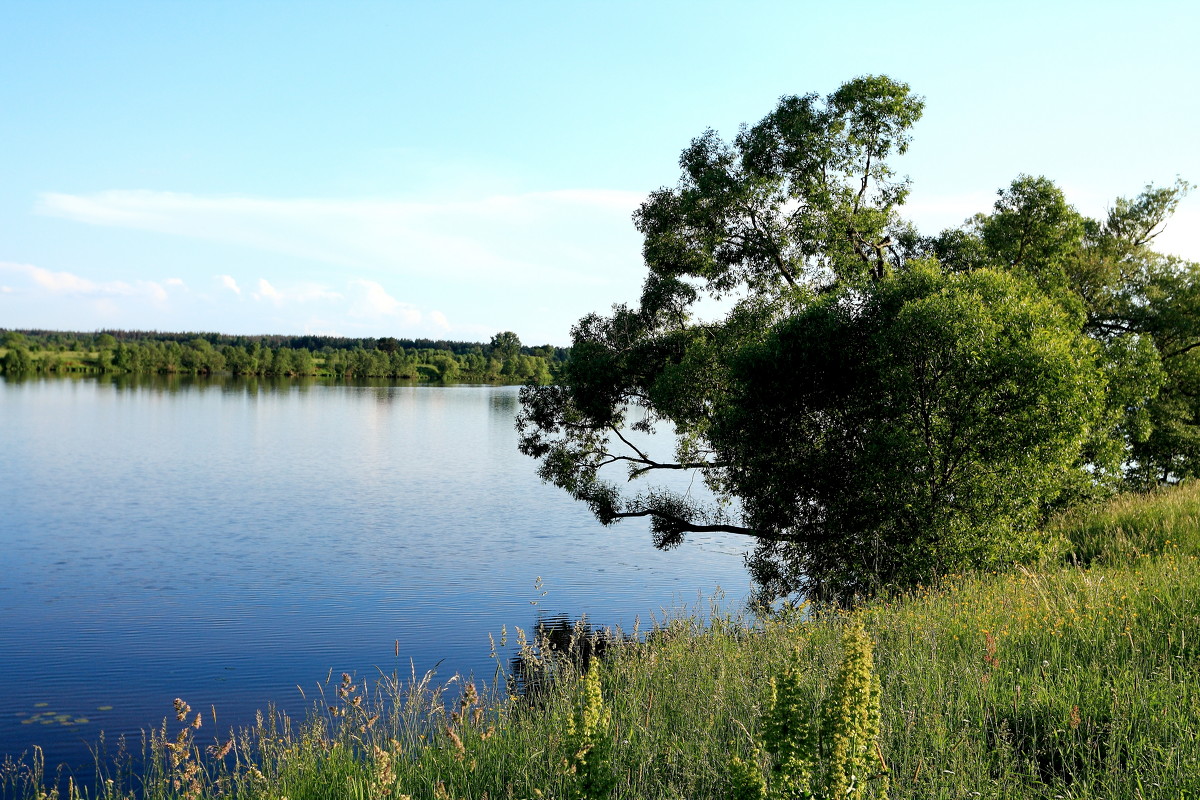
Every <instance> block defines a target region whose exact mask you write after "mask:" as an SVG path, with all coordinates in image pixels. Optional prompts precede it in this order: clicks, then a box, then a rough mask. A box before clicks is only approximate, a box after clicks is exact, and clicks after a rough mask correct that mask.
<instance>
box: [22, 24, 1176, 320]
mask: <svg viewBox="0 0 1200 800" xmlns="http://www.w3.org/2000/svg"><path fill="white" fill-rule="evenodd" d="M1196 31H1200V11H1197V10H1196V4H1194V3H1184V2H1178V3H1173V2H1153V1H1151V2H1144V3H1142V4H1140V5H1137V6H1136V7H1135V6H1134V4H1132V3H1104V2H1088V3H1067V2H1062V3H1058V2H1050V1H1049V0H1043V1H1042V2H1036V3H1021V2H1016V3H1003V4H1000V3H996V4H972V3H920V2H910V3H895V2H891V3H876V2H857V3H856V2H845V3H840V4H833V3H823V4H815V3H803V2H774V3H765V2H738V3H734V2H723V3H707V2H697V1H693V2H641V3H631V2H620V1H619V0H612V1H610V2H604V3H599V2H594V3H593V2H588V3H583V2H578V3H572V2H562V0H560V1H559V2H554V3H551V2H546V3H532V2H508V3H499V2H495V1H494V0H493V1H492V2H439V3H434V2H423V3H416V2H412V3H401V2H392V3H364V2H339V3H332V2H326V3H315V2H287V3H283V2H279V3H272V2H250V3H247V2H220V1H219V0H218V1H214V0H209V2H198V1H197V2H167V1H166V0H157V1H156V2H145V3H134V2H120V1H119V0H109V1H108V2H102V3H99V2H58V1H57V0H38V1H37V2H23V1H21V0H3V2H0V327H4V328H55V329H76V330H95V329H99V328H138V329H158V330H206V331H222V332H228V333H304V332H311V333H322V334H336V335H345V336H384V335H391V336H397V337H417V336H431V337H437V338H452V339H465V340H486V339H487V338H488V337H490V336H491V335H492V334H493V333H495V332H497V331H500V330H513V331H516V332H517V333H518V334H519V335H520V337H521V339H522V340H523V341H525V342H526V343H529V344H537V343H545V342H551V343H555V344H566V343H567V341H568V338H569V330H570V326H571V324H572V323H573V322H574V321H575V320H577V319H578V318H579V317H581V316H582V315H584V314H586V313H588V312H590V311H603V310H606V309H607V308H608V307H609V306H610V305H611V304H612V303H615V302H623V301H632V300H634V299H636V297H637V295H638V292H639V289H640V286H641V280H642V265H641V258H640V238H639V236H638V235H637V232H636V231H635V230H634V229H633V226H632V224H631V222H630V214H631V213H632V211H633V210H634V209H635V208H636V207H637V205H638V203H639V202H640V201H641V199H642V198H643V197H644V196H645V195H646V193H648V192H649V191H652V190H654V189H656V188H658V187H660V186H663V185H670V184H673V183H674V182H675V181H676V179H677V176H678V167H677V159H678V156H679V152H680V150H682V148H683V147H685V146H686V145H687V143H688V142H689V141H690V140H691V138H692V137H694V136H696V135H698V134H699V133H701V132H702V131H703V130H704V129H705V128H708V127H712V128H715V129H717V130H718V131H720V132H721V133H723V134H725V135H726V136H732V135H733V134H734V133H736V131H737V126H738V125H739V124H740V123H742V122H754V121H757V120H758V119H760V118H761V117H762V116H763V115H764V114H766V113H767V112H768V111H769V110H770V109H771V108H772V107H773V105H774V104H775V102H776V100H777V99H778V98H779V97H780V96H781V95H785V94H803V93H807V92H810V91H815V92H818V93H822V94H824V93H828V92H830V91H833V90H834V89H835V88H836V87H837V86H838V85H839V84H840V83H842V82H843V81H845V80H848V79H850V78H852V77H854V76H856V75H861V74H867V73H886V74H888V75H890V76H892V77H893V78H896V79H899V80H903V81H906V82H908V83H909V84H910V85H911V86H912V88H913V90H914V91H915V92H917V93H918V94H920V95H922V96H924V97H925V99H926V112H925V116H924V118H923V119H922V121H921V122H920V123H918V125H917V127H916V129H915V131H914V140H913V145H912V148H911V150H910V153H909V154H908V155H907V156H905V157H904V158H903V159H902V160H900V161H899V162H898V163H897V166H898V168H899V170H900V171H901V172H903V173H907V174H909V175H910V176H911V177H912V179H913V181H914V192H913V195H912V198H911V200H910V204H909V215H910V216H911V217H912V218H913V219H914V220H916V221H917V222H918V224H920V225H921V226H922V227H923V228H926V229H929V230H931V231H932V230H936V229H939V228H941V227H945V226H948V225H954V224H957V223H958V222H960V221H961V220H962V219H963V218H965V217H966V216H968V215H969V214H972V213H974V212H975V211H979V210H985V209H987V208H988V207H989V206H990V204H991V202H992V201H993V199H994V196H995V192H996V190H997V189H999V188H1001V187H1003V186H1005V185H1007V184H1008V183H1009V182H1010V181H1011V180H1012V179H1013V178H1014V177H1016V176H1017V175H1018V174H1020V173H1029V174H1035V175H1046V176H1047V177H1050V178H1052V179H1053V180H1055V181H1056V182H1057V183H1058V184H1059V185H1060V186H1062V187H1063V189H1064V190H1065V191H1066V192H1067V194H1068V198H1069V199H1070V200H1071V201H1072V202H1073V203H1074V204H1075V205H1076V206H1077V207H1078V208H1079V209H1080V210H1081V211H1084V212H1085V213H1090V214H1092V215H1101V214H1103V212H1104V209H1105V208H1106V205H1107V204H1108V203H1109V202H1111V200H1112V199H1113V198H1115V197H1117V196H1121V195H1132V194H1136V193H1137V192H1138V191H1139V190H1140V189H1141V188H1142V187H1143V186H1144V185H1145V184H1146V183H1148V182H1155V183H1160V184H1161V183H1169V182H1171V181H1173V180H1174V178H1175V177H1176V176H1177V175H1179V176H1182V177H1183V178H1185V179H1189V180H1191V181H1193V182H1197V183H1200V151H1198V148H1197V146H1196V141H1197V139H1198V137H1197V133H1196V131H1197V129H1198V127H1200V91H1198V90H1197V86H1196V84H1197V80H1198V79H1200V47H1197V46H1196V45H1195V34H1196ZM1159 243H1160V249H1163V250H1167V251H1170V252H1174V253H1177V254H1179V255H1182V256H1185V257H1187V258H1190V259H1194V260H1200V192H1196V193H1194V194H1193V195H1192V196H1190V197H1189V198H1188V199H1187V200H1186V201H1185V203H1184V205H1183V206H1182V208H1181V210H1180V212H1179V214H1178V215H1177V216H1176V218H1175V220H1174V221H1173V222H1172V223H1171V225H1170V226H1169V227H1168V229H1167V231H1166V232H1165V233H1164V234H1163V235H1162V237H1161V238H1160V240H1159Z"/></svg>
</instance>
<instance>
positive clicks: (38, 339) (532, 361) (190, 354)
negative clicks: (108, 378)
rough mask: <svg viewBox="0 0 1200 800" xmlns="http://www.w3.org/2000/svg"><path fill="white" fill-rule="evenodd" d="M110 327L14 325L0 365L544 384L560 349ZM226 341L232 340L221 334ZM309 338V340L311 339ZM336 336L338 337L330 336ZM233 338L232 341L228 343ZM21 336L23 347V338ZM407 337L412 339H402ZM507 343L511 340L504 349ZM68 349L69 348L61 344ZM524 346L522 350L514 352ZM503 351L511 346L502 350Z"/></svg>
mask: <svg viewBox="0 0 1200 800" xmlns="http://www.w3.org/2000/svg"><path fill="white" fill-rule="evenodd" d="M117 333H118V334H120V335H121V338H120V339H118V338H117V337H116V336H114V335H112V334H110V333H101V334H96V335H91V334H66V333H57V332H45V331H38V332H30V334H29V335H28V337H27V336H26V335H24V334H22V333H19V332H17V331H8V332H6V333H5V334H4V336H5V341H11V342H13V343H16V344H14V345H13V346H11V347H9V348H8V352H15V353H16V354H15V355H13V356H12V357H11V358H9V357H8V353H7V352H5V353H3V354H2V355H0V372H7V373H9V374H17V373H24V372H50V373H64V372H85V373H87V372H91V373H97V372H98V373H130V374H168V375H170V374H187V375H212V374H219V373H224V372H227V373H229V374H232V375H242V376H262V377H303V376H329V377H338V378H342V377H352V378H392V379H400V380H414V379H418V378H423V379H426V380H433V381H457V380H463V381H480V382H491V381H499V382H508V383H532V384H546V383H549V382H550V381H552V380H553V375H554V368H555V365H557V364H558V363H561V361H562V360H563V359H564V358H565V351H562V350H560V349H556V348H553V347H549V346H546V347H542V348H534V349H536V350H538V353H533V352H532V350H531V349H529V348H522V347H521V344H520V340H518V339H517V338H516V334H512V333H509V334H508V337H510V338H504V335H503V334H498V337H500V338H501V339H502V340H503V341H504V342H506V343H507V345H506V346H505V347H506V348H507V349H505V348H502V349H503V350H504V352H505V353H508V356H507V361H504V362H503V363H501V362H499V361H495V360H491V361H489V360H487V359H485V358H484V356H483V345H479V344H475V345H469V346H468V345H466V344H464V343H461V342H455V343H442V342H428V341H427V340H424V341H425V342H426V343H428V344H440V345H446V346H443V347H421V348H412V349H408V350H406V349H405V347H404V346H403V344H402V342H401V341H400V340H398V339H395V338H390V337H385V338H383V339H379V340H378V341H377V342H376V341H375V340H371V341H372V342H373V346H372V347H370V348H369V349H368V348H366V347H363V346H361V345H356V346H353V347H339V348H335V347H332V346H331V345H329V344H326V345H325V346H324V347H323V348H322V349H321V350H320V351H318V352H314V351H313V350H312V349H310V348H308V347H306V346H294V347H293V346H288V345H286V344H272V342H271V341H269V340H270V339H282V340H284V341H295V343H296V344H297V345H300V343H301V342H306V341H308V340H309V339H311V338H313V337H299V338H298V340H297V339H296V338H293V339H285V338H284V337H249V338H248V337H228V336H225V337H223V336H219V335H217V334H204V335H195V334H143V333H139V332H130V331H118V332H117ZM227 340H232V341H227ZM319 341H320V340H317V341H316V342H314V344H315V343H319ZM333 341H336V342H339V343H341V342H342V340H333ZM234 342H236V343H234ZM23 343H28V347H26V345H25V344H23ZM409 343H410V344H413V342H412V341H411V340H409ZM509 345H511V346H514V347H515V348H516V350H512V349H511V347H509ZM67 348H71V349H67ZM522 350H529V351H530V352H522ZM510 351H511V352H510Z"/></svg>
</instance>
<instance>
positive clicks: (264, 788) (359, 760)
mask: <svg viewBox="0 0 1200 800" xmlns="http://www.w3.org/2000/svg"><path fill="white" fill-rule="evenodd" d="M1052 532H1053V533H1055V534H1056V535H1058V536H1059V537H1061V539H1062V541H1063V548H1062V551H1061V556H1060V557H1059V558H1057V559H1056V560H1054V561H1052V562H1047V563H1045V564H1043V565H1040V566H1039V567H1037V568H1032V567H1030V568H1025V569H1019V570H1017V571H1014V572H1011V573H1007V574H1002V575H968V576H960V577H957V578H954V579H951V580H949V581H947V583H946V585H945V586H943V587H940V588H938V589H936V590H926V591H920V592H917V593H914V594H912V595H910V596H908V597H904V598H901V599H897V600H892V601H887V602H883V601H881V602H877V603H872V604H870V605H867V606H865V607H864V608H862V609H861V610H860V611H859V612H857V614H858V616H859V617H861V619H862V620H863V622H864V624H865V627H866V629H867V631H868V633H869V634H870V636H871V638H872V639H873V640H874V643H875V669H876V672H877V674H878V675H879V677H880V679H881V684H882V755H883V758H884V760H885V761H886V763H887V767H888V770H889V773H890V778H891V781H890V782H891V791H890V796H891V797H892V798H961V797H996V798H1014V800H1015V798H1047V800H1049V799H1050V798H1056V797H1062V798H1068V797H1070V798H1101V797H1103V798H1125V797H1128V798H1143V797H1144V798H1154V797H1162V798H1179V797H1193V796H1197V795H1200V563H1198V561H1197V558H1198V556H1200V486H1197V485H1189V486H1184V487H1176V488H1173V489H1170V490H1165V491H1162V492H1158V493H1155V494H1152V495H1147V496H1139V497H1125V498H1118V499H1117V500H1115V501H1113V502H1111V503H1109V504H1108V505H1106V506H1104V507H1102V508H1098V509H1094V510H1091V511H1087V512H1077V513H1075V514H1073V515H1071V516H1069V517H1066V518H1064V519H1061V520H1059V521H1057V522H1056V523H1055V524H1054V526H1053V528H1052ZM705 618H707V620H706V621H702V620H704V619H705ZM847 618H848V615H846V614H845V613H843V612H837V611H825V612H814V613H800V614H792V615H787V616H784V617H783V618H779V619H774V620H769V621H763V620H754V619H749V618H743V617H734V616H730V615H728V614H722V613H720V612H719V610H716V611H714V613H712V614H711V615H710V614H701V613H697V614H695V615H692V616H679V617H676V618H673V619H670V620H666V621H663V622H662V623H661V624H660V625H658V626H657V627H656V628H655V630H654V631H653V632H652V633H650V634H649V635H648V636H643V637H641V638H642V639H643V641H641V642H635V641H631V640H626V641H624V642H621V641H615V642H612V643H610V645H609V647H608V652H607V653H606V654H605V657H604V659H603V663H602V664H601V666H599V668H598V669H597V671H596V674H597V675H598V676H599V678H600V686H601V693H602V697H603V707H604V711H605V713H606V714H610V715H611V719H610V721H609V722H608V723H607V725H605V724H603V723H598V724H600V725H601V728H602V729H603V730H605V731H606V743H611V755H610V759H609V761H610V763H611V765H612V771H613V775H614V777H615V779H616V788H615V790H614V792H613V794H612V796H614V797H629V798H680V797H688V798H722V797H726V796H728V790H729V783H728V776H729V763H730V760H731V758H732V757H733V756H734V755H738V756H741V757H742V758H749V757H750V753H751V749H752V744H753V741H754V740H755V739H756V738H758V736H759V726H760V716H761V709H762V708H763V705H764V703H765V702H766V699H767V696H768V691H769V689H768V685H769V684H768V682H769V680H770V678H771V677H772V676H775V675H778V674H780V673H781V672H782V671H783V669H784V668H785V667H786V666H788V665H795V666H797V667H798V668H799V673H800V676H801V681H802V686H803V688H804V691H805V692H806V693H807V695H808V696H809V697H810V698H811V702H812V709H813V711H814V713H815V711H816V709H817V708H818V707H819V704H820V702H821V700H822V698H823V697H824V696H825V694H826V693H827V692H828V690H829V685H830V681H831V679H832V677H833V675H834V674H835V672H836V669H837V666H838V663H839V660H840V657H841V641H842V633H843V630H844V628H845V625H846V622H847ZM514 635H516V634H514ZM526 653H527V657H528V658H529V659H530V661H531V662H532V663H533V665H534V666H535V667H536V666H538V664H542V665H545V666H548V667H549V669H551V671H558V672H560V673H569V672H570V668H569V667H567V666H564V665H563V662H561V661H551V662H549V663H548V664H547V662H546V661H545V660H543V659H544V658H545V653H543V652H540V651H538V650H537V648H535V647H534V646H533V644H532V643H530V644H529V646H528V647H526ZM584 698H586V693H585V692H584V691H583V685H582V682H579V681H576V680H573V679H571V678H570V676H569V675H566V678H565V679H564V680H562V681H558V682H556V683H555V684H554V685H553V686H551V688H550V689H548V690H547V691H546V692H545V693H544V694H539V695H537V696H536V700H535V701H534V702H532V703H529V702H524V701H519V700H512V699H509V700H504V699H501V698H499V697H497V696H490V697H489V696H488V693H487V692H486V691H485V690H484V689H483V687H475V686H468V685H467V684H465V683H464V682H463V680H462V679H460V678H451V679H450V680H448V681H446V680H441V679H438V678H435V677H433V676H426V677H425V678H422V677H421V676H417V675H409V676H389V677H386V678H384V679H383V680H380V681H379V682H378V683H377V684H375V685H373V686H371V687H367V686H365V685H364V684H363V682H361V681H357V680H351V679H346V680H344V681H342V682H339V681H338V680H337V678H336V677H335V678H334V679H333V681H332V683H331V684H330V687H329V692H328V696H327V697H326V698H324V701H323V704H322V707H323V708H325V709H326V710H325V711H323V712H322V713H321V714H320V715H317V716H314V717H312V718H311V719H309V720H308V721H306V722H304V723H298V722H295V721H292V720H287V719H286V718H282V717H278V716H273V715H271V714H269V713H267V714H264V716H263V717H262V719H261V720H260V724H259V725H258V726H257V727H256V728H255V729H253V730H245V731H242V732H240V733H238V734H237V735H236V736H234V737H232V738H230V737H228V735H227V734H226V733H225V732H222V731H214V730H211V729H210V728H209V727H207V726H205V725H203V724H202V725H201V726H200V727H193V725H194V724H195V722H196V720H197V718H198V717H197V713H196V712H192V711H187V710H184V709H182V708H181V709H179V711H180V714H179V718H178V719H175V718H172V720H171V723H170V724H169V725H167V726H165V727H164V728H163V729H161V730H159V731H156V732H154V733H153V734H152V735H151V737H150V739H149V740H148V742H147V743H146V746H147V748H148V750H149V751H150V755H151V756H152V764H153V766H152V767H151V768H150V769H149V770H148V772H147V773H146V775H145V776H144V781H145V783H144V784H141V789H142V790H144V795H145V796H146V797H177V796H187V797H200V796H238V797H264V798H265V797H271V798H278V797H287V798H289V800H298V799H299V798H308V797H313V798H317V797H320V798H325V797H328V798H334V797H363V798H401V797H404V796H405V795H409V796H411V797H413V798H444V797H453V798H475V799H477V798H484V797H487V798H490V799H491V800H494V799H495V798H506V797H513V798H530V797H567V796H572V795H571V792H572V791H573V790H574V789H575V788H578V787H577V786H575V783H576V780H575V778H574V776H573V775H572V774H571V772H570V770H571V766H572V764H573V763H574V761H575V760H574V755H575V753H576V752H577V748H578V742H579V732H578V725H577V724H575V723H574V721H575V720H576V719H579V718H581V717H580V710H581V707H580V704H581V703H583V702H584ZM592 703H593V710H597V709H596V708H595V707H594V698H593V701H592ZM198 711H199V712H200V716H201V717H203V716H204V711H203V710H198ZM600 719H603V716H601V717H600ZM202 721H207V720H202ZM573 726H574V728H575V731H574V732H572V727H573ZM110 746H111V743H110ZM31 767H32V765H31V764H29V763H27V764H26V765H25V767H24V768H22V769H16V770H15V771H14V769H15V768H11V767H10V769H9V771H8V772H6V773H5V777H4V778H3V780H4V782H5V785H4V788H5V790H6V793H7V794H9V795H24V796H30V797H32V796H34V795H35V794H36V792H37V783H38V782H39V781H41V782H43V783H44V782H45V781H47V780H49V778H50V777H51V776H48V775H46V774H45V773H42V774H38V773H37V771H36V770H32V769H31ZM109 769H110V770H113V771H111V772H110V775H109V776H110V777H111V778H112V779H113V783H112V784H111V789H110V790H109V793H110V795H111V796H117V795H119V794H121V789H122V785H123V784H124V785H126V786H128V784H129V781H130V776H129V775H128V774H126V773H122V772H121V768H119V767H109ZM97 788H98V790H99V793H100V794H101V795H104V794H105V792H106V789H105V785H103V784H101V785H100V786H99V787H96V788H93V787H88V788H87V793H88V794H89V795H90V796H94V795H95V794H96V793H97V792H96V789H97Z"/></svg>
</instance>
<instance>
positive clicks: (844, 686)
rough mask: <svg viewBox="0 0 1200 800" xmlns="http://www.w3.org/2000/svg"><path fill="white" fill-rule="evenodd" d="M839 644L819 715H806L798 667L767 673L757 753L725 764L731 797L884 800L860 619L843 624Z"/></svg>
mask: <svg viewBox="0 0 1200 800" xmlns="http://www.w3.org/2000/svg"><path fill="white" fill-rule="evenodd" d="M842 648H843V655H842V663H841V666H840V667H839V669H838V674H837V677H836V678H835V679H834V682H833V685H832V687H831V691H830V693H829V696H828V697H827V698H826V700H825V703H824V705H823V707H822V709H821V714H820V718H819V719H810V718H809V717H808V714H807V707H808V705H809V703H808V702H807V700H808V698H807V692H806V691H805V689H806V687H805V686H804V681H803V680H802V678H801V676H800V674H799V672H798V671H797V669H796V668H795V667H789V668H788V669H787V670H785V671H784V672H783V674H782V675H781V676H779V677H778V678H772V679H771V696H770V699H769V701H768V703H767V709H766V712H765V713H764V720H763V741H762V743H760V744H758V745H757V751H756V757H755V759H754V760H753V761H750V762H747V761H743V760H742V759H741V758H739V757H737V756H734V758H733V760H732V761H731V763H730V781H731V783H732V785H733V795H732V796H733V797H734V798H737V800H768V799H769V800H819V799H832V798H849V800H866V798H879V799H880V800H886V798H887V787H888V776H887V766H886V764H885V763H884V761H883V753H882V750H881V749H880V744H879V733H880V731H879V696H880V689H879V678H878V676H876V675H875V672H874V658H873V655H872V645H871V639H870V637H869V636H868V635H867V633H866V631H865V630H864V629H863V627H862V624H861V622H860V621H858V620H855V621H854V622H853V623H851V624H850V625H848V626H847V628H846V632H845V635H844V637H843V640H842ZM797 660H799V657H798V655H797ZM762 762H769V763H770V770H769V772H768V775H769V780H768V779H767V777H765V776H764V774H763V772H762V770H761V769H759V767H758V766H757V764H758V763H762Z"/></svg>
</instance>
